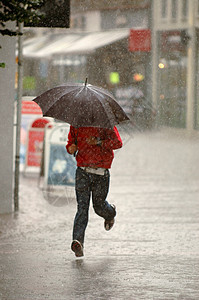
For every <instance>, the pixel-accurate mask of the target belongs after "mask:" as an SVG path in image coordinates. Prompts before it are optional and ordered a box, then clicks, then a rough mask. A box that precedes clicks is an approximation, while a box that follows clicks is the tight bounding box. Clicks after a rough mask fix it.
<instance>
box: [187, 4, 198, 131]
mask: <svg viewBox="0 0 199 300" xmlns="http://www.w3.org/2000/svg"><path fill="white" fill-rule="evenodd" d="M195 9H196V8H195V1H192V0H190V1H189V10H188V12H189V16H188V20H189V24H188V26H189V27H188V34H189V36H190V41H189V43H188V52H187V120H186V121H187V132H188V134H190V135H191V134H192V133H193V130H194V100H195V91H196V80H195V76H196V33H195V19H194V18H195Z"/></svg>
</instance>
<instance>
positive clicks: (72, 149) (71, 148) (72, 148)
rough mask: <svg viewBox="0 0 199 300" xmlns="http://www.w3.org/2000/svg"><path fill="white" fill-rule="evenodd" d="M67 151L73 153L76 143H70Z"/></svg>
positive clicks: (75, 149)
mask: <svg viewBox="0 0 199 300" xmlns="http://www.w3.org/2000/svg"><path fill="white" fill-rule="evenodd" d="M68 151H69V152H70V154H74V153H75V152H76V151H77V145H75V144H72V145H71V146H69V147H68Z"/></svg>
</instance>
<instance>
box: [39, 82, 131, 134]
mask: <svg viewBox="0 0 199 300" xmlns="http://www.w3.org/2000/svg"><path fill="white" fill-rule="evenodd" d="M33 101H35V102H36V103H37V104H38V105H39V106H40V107H41V109H42V112H43V116H48V117H53V118H55V119H58V120H61V121H64V122H67V123H69V124H71V125H72V126H74V127H89V126H91V127H102V128H111V129H112V128H113V127H114V126H115V125H117V124H119V123H121V122H123V121H127V120H129V118H128V116H127V115H126V113H125V112H124V111H123V109H122V108H121V106H120V105H119V104H118V103H117V101H116V100H115V99H114V97H113V95H112V94H111V93H109V92H108V91H107V90H105V89H103V88H100V87H97V86H93V85H90V84H87V80H86V82H85V84H70V85H69V84H66V85H60V86H57V87H55V88H52V89H50V90H48V91H46V92H44V93H43V94H41V95H40V96H38V97H37V98H35V99H34V100H33Z"/></svg>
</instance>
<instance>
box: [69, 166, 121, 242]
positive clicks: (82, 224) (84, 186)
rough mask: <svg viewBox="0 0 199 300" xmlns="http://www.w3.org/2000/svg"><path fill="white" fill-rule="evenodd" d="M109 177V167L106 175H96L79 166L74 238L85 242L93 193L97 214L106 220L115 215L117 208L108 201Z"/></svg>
mask: <svg viewBox="0 0 199 300" xmlns="http://www.w3.org/2000/svg"><path fill="white" fill-rule="evenodd" d="M109 178H110V174H109V170H108V169H107V170H106V171H105V175H96V174H91V173H87V172H85V171H84V170H82V169H81V168H79V167H78V168H77V170H76V182H75V190H76V198H77V213H76V216H75V220H74V226H73V240H78V241H80V242H81V243H82V244H83V243H84V235H85V230H86V227H87V224H88V214H89V206H90V198H91V194H92V202H93V208H94V211H95V213H96V214H98V215H99V216H100V217H102V218H104V219H105V220H112V219H113V218H114V217H115V215H116V212H115V209H114V208H113V207H112V206H111V205H110V204H109V203H108V202H107V201H106V197H107V194H108V190H109Z"/></svg>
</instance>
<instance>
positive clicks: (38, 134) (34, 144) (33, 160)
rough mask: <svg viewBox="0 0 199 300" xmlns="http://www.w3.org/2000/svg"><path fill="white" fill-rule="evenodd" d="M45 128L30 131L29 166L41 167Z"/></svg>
mask: <svg viewBox="0 0 199 300" xmlns="http://www.w3.org/2000/svg"><path fill="white" fill-rule="evenodd" d="M43 140H44V130H43V129H36V130H35V129H31V130H30V131H29V133H28V149H27V162H26V164H27V166H31V167H33V166H34V167H40V164H41V158H42V151H43Z"/></svg>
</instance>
